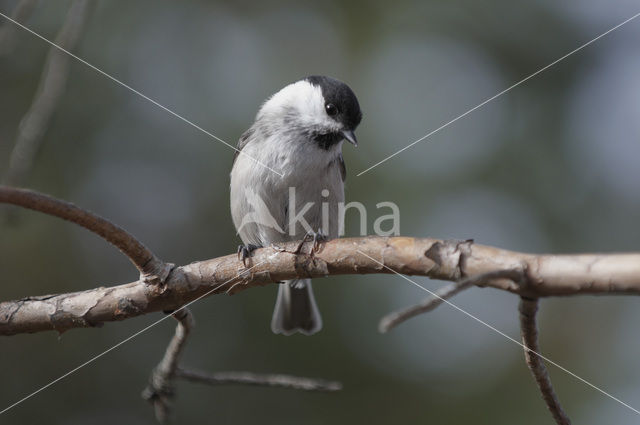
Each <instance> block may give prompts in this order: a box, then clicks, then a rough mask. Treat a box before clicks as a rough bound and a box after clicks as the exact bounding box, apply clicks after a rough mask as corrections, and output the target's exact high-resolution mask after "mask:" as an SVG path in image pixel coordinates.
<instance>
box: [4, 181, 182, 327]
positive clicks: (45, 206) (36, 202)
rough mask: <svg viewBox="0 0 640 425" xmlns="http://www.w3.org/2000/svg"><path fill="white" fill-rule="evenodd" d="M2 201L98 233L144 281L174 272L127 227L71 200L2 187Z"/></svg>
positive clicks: (160, 280)
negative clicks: (126, 228)
mask: <svg viewBox="0 0 640 425" xmlns="http://www.w3.org/2000/svg"><path fill="white" fill-rule="evenodd" d="M0 203H7V204H13V205H18V206H21V207H24V208H28V209H31V210H35V211H39V212H42V213H45V214H48V215H53V216H56V217H59V218H62V219H63V220H67V221H70V222H72V223H75V224H77V225H79V226H82V227H84V228H85V229H87V230H89V231H91V232H93V233H95V234H96V235H98V236H100V237H101V238H103V239H104V240H106V241H107V242H109V243H111V244H112V245H114V246H116V247H117V248H118V249H119V250H120V251H122V253H123V254H125V255H126V256H127V257H129V260H131V262H132V263H133V265H134V266H136V268H137V269H138V270H139V271H140V274H141V280H142V281H144V282H147V283H162V282H163V281H164V279H166V277H167V275H168V274H169V272H170V271H171V268H172V265H168V264H165V263H164V262H163V261H161V260H160V259H158V258H157V257H156V256H155V255H154V254H153V252H151V251H150V250H149V249H148V248H147V247H146V246H144V245H143V244H142V243H141V242H139V241H138V240H137V239H136V238H135V237H133V236H132V235H131V234H130V233H128V232H127V231H126V230H124V229H123V228H121V227H119V226H116V225H115V224H113V223H111V222H110V221H109V220H107V219H105V218H102V217H100V216H98V215H96V214H94V213H92V212H89V211H87V210H84V209H82V208H79V207H77V206H75V205H73V204H71V203H69V202H66V201H61V200H59V199H56V198H52V197H50V196H48V195H44V194H42V193H38V192H34V191H31V190H27V189H17V188H13V187H6V186H0ZM0 326H1V325H0Z"/></svg>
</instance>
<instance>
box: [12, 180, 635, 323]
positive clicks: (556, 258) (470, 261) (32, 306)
mask: <svg viewBox="0 0 640 425" xmlns="http://www.w3.org/2000/svg"><path fill="white" fill-rule="evenodd" d="M0 193H2V191H0ZM299 244H300V243H299V242H288V243H286V244H282V246H270V247H266V248H262V249H258V250H256V251H254V252H253V256H252V258H251V261H250V263H251V262H253V264H256V267H255V268H254V269H253V270H252V272H251V273H243V271H245V266H244V265H243V264H242V261H239V260H238V257H237V255H235V254H232V255H228V256H225V257H219V258H214V259H211V260H205V261H198V262H194V263H191V264H188V265H185V266H181V267H176V268H175V269H173V270H172V272H171V273H170V275H169V276H168V277H167V279H166V281H165V282H164V284H163V285H155V286H153V285H148V284H146V283H145V282H144V281H136V282H131V283H127V284H124V285H119V286H114V287H110V288H104V287H100V288H95V289H91V290H87V291H83V292H76V293H69V294H59V295H48V296H44V297H29V298H25V299H22V300H17V301H7V302H3V303H0V335H13V334H17V333H24V332H39V331H44V330H58V331H61V330H67V329H71V328H78V327H88V326H97V325H99V324H101V323H103V322H108V321H115V320H123V319H127V318H130V317H135V316H139V315H142V314H147V313H151V312H154V311H165V310H176V309H178V308H179V307H180V306H182V305H184V304H185V303H187V302H189V301H192V300H194V299H196V298H198V297H199V296H202V295H204V294H206V293H208V292H211V294H219V293H225V292H226V291H227V290H228V289H229V288H231V287H233V291H231V292H232V293H235V292H239V291H242V290H245V289H248V288H252V287H254V286H262V285H266V284H269V283H275V282H279V281H282V280H287V279H294V278H299V277H310V278H314V277H324V276H328V275H344V274H372V273H391V271H389V269H392V270H395V271H397V272H398V273H403V274H407V275H420V276H428V277H430V278H433V279H440V280H450V281H458V280H459V279H460V278H461V277H462V276H470V277H471V276H475V275H479V274H484V273H488V272H491V271H495V270H517V271H519V272H521V273H522V276H523V281H522V282H520V283H519V284H516V283H513V282H512V281H511V280H510V279H493V280H491V281H488V282H486V286H488V287H492V288H497V289H501V290H506V291H509V292H512V293H515V294H518V295H523V296H526V297H529V298H535V297H545V296H559V295H579V294H607V295H621V294H633V295H639V294H640V253H633V254H581V255H533V254H523V253H518V252H514V251H506V250H501V249H498V248H494V247H490V246H485V245H478V244H475V243H473V241H464V242H460V241H443V240H438V239H430V238H422V239H421V238H411V237H393V238H392V237H364V238H351V239H335V240H331V241H328V242H326V243H323V244H322V246H321V249H320V251H319V252H317V253H315V254H310V253H307V252H300V253H296V252H295V251H296V248H297V246H298V245H299ZM358 251H360V252H362V253H364V254H366V255H367V256H369V257H371V258H376V259H379V260H375V261H374V260H372V259H371V258H368V257H367V256H365V255H363V254H361V253H360V252H358ZM381 263H382V264H384V266H382V265H381ZM387 267H388V268H389V269H387ZM240 273H243V274H242V276H240V277H238V275H239V274H240ZM240 282H241V284H238V283H240ZM216 286H218V287H217V288H216V289H215V291H211V290H212V288H214V287H216Z"/></svg>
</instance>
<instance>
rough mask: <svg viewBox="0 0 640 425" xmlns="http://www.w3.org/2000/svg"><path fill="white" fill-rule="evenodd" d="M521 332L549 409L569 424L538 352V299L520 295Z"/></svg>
mask: <svg viewBox="0 0 640 425" xmlns="http://www.w3.org/2000/svg"><path fill="white" fill-rule="evenodd" d="M519 310H520V333H521V335H522V344H523V345H524V346H525V347H527V348H526V349H525V350H524V357H525V360H526V361H527V366H529V370H531V374H533V377H534V379H535V380H536V384H537V385H538V388H539V389H540V393H541V394H542V398H543V399H544V402H545V403H546V404H547V407H548V408H549V411H550V412H551V414H552V415H553V418H554V419H555V421H556V423H557V424H558V425H569V424H570V423H571V421H570V420H569V417H568V416H567V414H566V413H565V412H564V410H562V406H561V405H560V401H559V400H558V397H557V396H556V393H555V391H554V390H553V385H551V378H549V374H548V373H547V368H546V367H545V365H544V361H543V360H542V358H540V356H538V354H537V353H540V347H539V345H538V327H537V324H536V313H537V312H538V299H537V298H526V297H520V305H519Z"/></svg>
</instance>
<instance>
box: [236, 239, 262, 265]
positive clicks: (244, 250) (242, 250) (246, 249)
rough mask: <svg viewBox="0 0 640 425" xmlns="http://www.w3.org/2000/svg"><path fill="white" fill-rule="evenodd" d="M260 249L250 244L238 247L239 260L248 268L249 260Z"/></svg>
mask: <svg viewBox="0 0 640 425" xmlns="http://www.w3.org/2000/svg"><path fill="white" fill-rule="evenodd" d="M258 248H260V247H259V246H258V245H254V244H250V243H249V244H246V245H238V260H241V261H242V264H244V266H245V267H247V258H250V257H251V254H252V253H253V251H255V250H256V249H258Z"/></svg>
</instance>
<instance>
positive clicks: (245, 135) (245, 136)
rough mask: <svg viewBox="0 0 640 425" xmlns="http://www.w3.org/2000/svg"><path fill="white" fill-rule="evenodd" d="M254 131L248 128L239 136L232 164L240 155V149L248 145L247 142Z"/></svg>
mask: <svg viewBox="0 0 640 425" xmlns="http://www.w3.org/2000/svg"><path fill="white" fill-rule="evenodd" d="M254 131H255V130H254V129H253V127H251V128H249V129H248V130H247V131H245V132H244V133H242V136H240V139H238V145H237V146H236V151H235V153H234V154H233V163H232V164H235V163H236V158H238V155H240V151H241V150H242V148H244V147H245V146H246V145H247V143H249V140H250V139H251V136H253V133H254Z"/></svg>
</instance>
